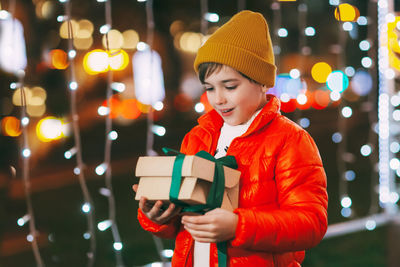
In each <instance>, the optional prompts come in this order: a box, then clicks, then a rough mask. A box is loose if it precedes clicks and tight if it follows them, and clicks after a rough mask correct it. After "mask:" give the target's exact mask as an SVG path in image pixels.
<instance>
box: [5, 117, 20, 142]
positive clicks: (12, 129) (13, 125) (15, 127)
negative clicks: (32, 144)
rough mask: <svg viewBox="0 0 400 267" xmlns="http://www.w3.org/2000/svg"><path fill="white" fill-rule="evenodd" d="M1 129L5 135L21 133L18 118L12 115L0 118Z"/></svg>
mask: <svg viewBox="0 0 400 267" xmlns="http://www.w3.org/2000/svg"><path fill="white" fill-rule="evenodd" d="M1 131H2V133H3V135H5V136H11V137H17V136H20V135H21V124H20V121H19V119H17V118H16V117H12V116H7V117H4V118H3V119H2V120H1Z"/></svg>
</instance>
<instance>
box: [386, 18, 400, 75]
mask: <svg viewBox="0 0 400 267" xmlns="http://www.w3.org/2000/svg"><path fill="white" fill-rule="evenodd" d="M399 22H400V17H396V18H395V21H393V22H389V23H388V24H387V27H388V44H387V46H388V51H389V64H390V66H391V67H393V68H395V69H396V70H398V71H400V44H399V38H398V36H397V33H396V32H397V29H396V25H397V23H399Z"/></svg>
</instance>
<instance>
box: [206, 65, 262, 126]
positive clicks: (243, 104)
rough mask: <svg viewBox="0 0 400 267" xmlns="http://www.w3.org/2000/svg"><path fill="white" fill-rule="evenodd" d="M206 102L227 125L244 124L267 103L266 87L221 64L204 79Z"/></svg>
mask: <svg viewBox="0 0 400 267" xmlns="http://www.w3.org/2000/svg"><path fill="white" fill-rule="evenodd" d="M204 87H205V89H206V91H207V97H208V102H210V104H211V105H212V106H213V107H214V109H215V110H216V111H217V112H218V114H219V115H221V117H222V118H223V119H224V121H225V122H226V123H227V124H229V125H232V126H234V125H239V124H244V123H246V122H247V121H249V120H250V118H251V117H252V116H253V114H254V113H255V112H256V111H257V110H259V109H261V108H262V107H263V106H264V105H265V103H267V98H266V94H265V93H266V91H267V89H266V88H264V87H263V86H261V85H260V84H257V83H253V82H251V81H249V80H248V79H246V78H245V77H243V76H242V75H241V74H240V73H239V72H237V71H236V70H234V69H233V68H231V67H228V66H223V67H222V68H221V69H220V70H217V71H215V72H214V73H212V74H211V75H209V76H208V77H207V78H205V79H204Z"/></svg>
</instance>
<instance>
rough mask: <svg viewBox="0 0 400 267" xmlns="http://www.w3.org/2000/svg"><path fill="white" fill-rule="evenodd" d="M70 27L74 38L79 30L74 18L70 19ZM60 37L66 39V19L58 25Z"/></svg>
mask: <svg viewBox="0 0 400 267" xmlns="http://www.w3.org/2000/svg"><path fill="white" fill-rule="evenodd" d="M71 28H72V34H73V37H74V38H76V36H77V34H78V31H79V24H78V22H76V21H75V20H73V19H72V20H71ZM60 37H61V38H63V39H68V21H64V22H63V23H62V24H61V27H60Z"/></svg>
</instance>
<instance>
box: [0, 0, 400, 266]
mask: <svg viewBox="0 0 400 267" xmlns="http://www.w3.org/2000/svg"><path fill="white" fill-rule="evenodd" d="M242 9H249V10H252V11H257V12H260V13H262V14H263V15H264V16H265V18H266V20H267V21H268V24H269V27H270V32H271V37H272V41H273V43H274V52H275V56H276V64H277V65H278V73H277V79H276V81H277V82H276V85H275V87H274V88H271V89H270V93H272V94H275V95H276V96H278V97H279V98H280V100H281V111H282V113H283V114H284V115H285V116H287V117H289V118H290V119H291V120H293V121H295V122H297V123H298V124H299V125H301V126H302V127H303V128H305V129H306V130H307V131H308V132H309V133H310V134H311V136H312V137H313V138H314V139H315V141H316V143H317V145H318V147H319V149H320V153H321V157H322V160H323V163H324V166H325V170H326V173H327V177H328V193H329V208H328V214H329V225H330V226H329V230H328V233H327V235H326V237H325V238H324V240H323V241H322V242H321V244H320V245H319V246H317V247H315V248H313V249H310V250H309V251H307V253H306V259H305V261H304V264H303V266H400V259H399V257H400V253H399V250H400V245H399V244H398V240H399V237H400V230H399V226H398V214H397V204H396V203H397V202H398V200H399V195H398V182H397V180H398V177H399V176H400V168H399V167H400V160H399V159H398V158H397V155H398V152H399V151H400V144H399V143H398V134H399V133H400V128H399V124H398V122H399V121H400V110H399V109H397V108H398V106H399V105H400V95H399V94H398V92H397V91H398V89H397V88H398V86H397V83H398V71H399V70H400V61H399V60H400V59H399V58H398V56H399V53H400V44H399V40H398V32H399V31H400V23H399V21H400V17H397V11H398V10H399V9H400V3H399V2H398V1H394V0H370V1H368V0H353V1H351V0H348V1H339V0H297V1H274V0H247V1H246V0H237V1H232V0H219V1H206V0H151V1H150V0H148V1H145V0H141V1H139V0H112V1H111V0H108V1H107V0H97V1H96V0H80V1H78V0H69V1H66V0H60V1H56V0H14V1H13V0H8V1H7V0H1V1H0V55H1V56H0V119H1V132H0V266H2V267H3V266H5V267H14V266H145V265H146V266H161V263H160V262H163V261H164V262H168V261H169V260H170V257H171V255H172V253H173V246H174V244H173V241H171V240H159V239H153V237H152V236H151V235H150V234H149V233H147V232H145V231H143V230H142V229H141V228H140V226H139V224H138V222H137V219H136V215H137V206H138V205H137V204H138V203H137V201H135V200H134V193H133V191H132V189H131V187H132V185H133V184H135V183H137V182H138V179H137V177H135V174H134V169H135V164H136V161H137V159H138V157H139V156H143V155H147V154H162V151H161V148H162V147H170V148H173V149H176V150H178V149H179V147H180V142H181V140H182V138H183V136H184V135H185V134H186V133H187V132H188V131H189V130H190V129H191V128H192V127H193V126H194V125H196V120H197V118H198V117H199V116H201V115H202V114H204V112H206V111H207V110H209V109H210V106H209V104H208V102H207V99H206V97H205V96H204V94H203V88H202V86H201V84H200V83H199V81H198V80H197V77H196V74H195V72H194V70H193V67H192V65H193V61H194V58H195V53H196V51H197V49H198V48H199V47H200V46H201V43H202V42H203V41H204V40H206V38H207V36H209V35H210V34H211V33H213V32H214V31H215V30H216V29H218V27H219V26H221V25H222V24H224V23H225V22H226V21H228V20H229V19H230V18H231V17H232V16H233V15H234V14H235V13H236V12H238V11H240V10H242ZM150 51H153V52H152V53H151V52H150Z"/></svg>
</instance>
